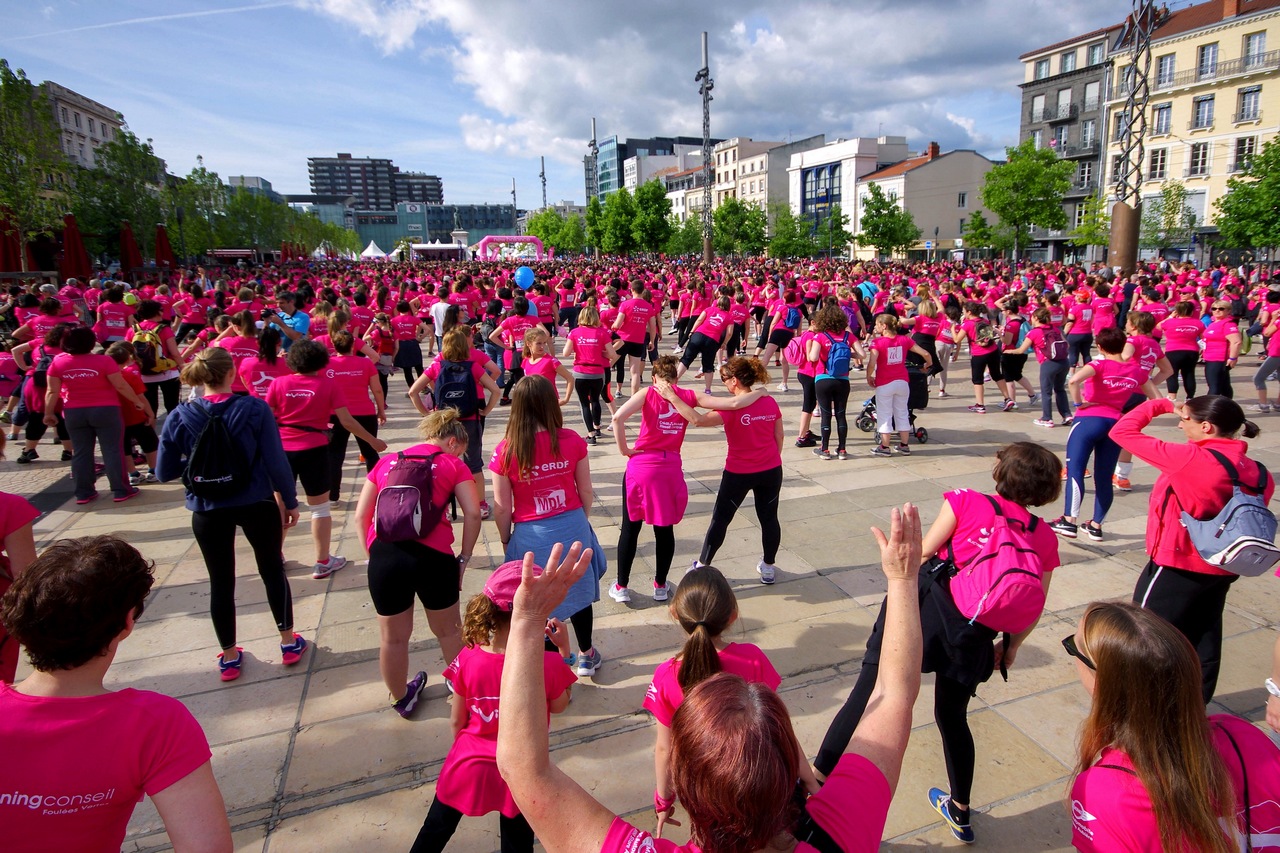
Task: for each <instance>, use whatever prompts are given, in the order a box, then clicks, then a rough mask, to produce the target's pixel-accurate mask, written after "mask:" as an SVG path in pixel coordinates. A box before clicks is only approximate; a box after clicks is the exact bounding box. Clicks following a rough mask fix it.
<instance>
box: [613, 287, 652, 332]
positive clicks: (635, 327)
mask: <svg viewBox="0 0 1280 853" xmlns="http://www.w3.org/2000/svg"><path fill="white" fill-rule="evenodd" d="M618 313H619V316H621V317H622V318H623V319H622V325H621V326H619V327H618V337H619V338H622V340H624V341H626V342H627V343H644V336H645V332H646V331H647V330H648V328H649V318H650V317H652V316H653V314H654V311H653V306H652V305H650V304H649V303H648V302H645V301H644V300H643V299H641V298H639V297H636V298H635V299H628V300H626V301H625V302H623V303H622V304H621V305H620V306H618Z"/></svg>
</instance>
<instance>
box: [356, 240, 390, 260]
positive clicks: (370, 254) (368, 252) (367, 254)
mask: <svg viewBox="0 0 1280 853" xmlns="http://www.w3.org/2000/svg"><path fill="white" fill-rule="evenodd" d="M386 256H387V253H386V252H384V251H382V250H381V249H379V248H378V244H377V243H375V242H374V241H372V240H370V241H369V245H367V246H365V247H364V251H363V252H361V253H360V257H362V258H385V257H386Z"/></svg>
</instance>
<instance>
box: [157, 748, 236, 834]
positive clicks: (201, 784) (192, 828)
mask: <svg viewBox="0 0 1280 853" xmlns="http://www.w3.org/2000/svg"><path fill="white" fill-rule="evenodd" d="M151 801H152V802H154V803H155V804H156V811H158V812H159V813H160V819H161V820H162V821H164V829H165V832H167V833H168V834H169V840H170V841H172V842H173V849H174V853H230V851H231V849H232V846H231V826H230V824H228V823H227V807H226V805H225V804H224V803H223V802H222V792H221V791H219V790H218V783H217V781H216V780H215V779H214V778H213V768H212V766H211V765H210V764H209V762H207V761H206V762H205V763H204V764H202V765H200V766H199V767H197V768H196V769H195V770H193V771H192V772H190V773H188V774H187V775H186V776H184V777H183V778H181V779H179V780H178V781H177V782H174V783H173V784H172V785H170V786H169V787H167V788H165V789H164V790H163V791H158V792H157V793H156V794H155V796H153V797H152V798H151Z"/></svg>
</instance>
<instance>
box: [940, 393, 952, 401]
mask: <svg viewBox="0 0 1280 853" xmlns="http://www.w3.org/2000/svg"><path fill="white" fill-rule="evenodd" d="M950 396H951V395H950V394H948V393H947V392H946V391H939V392H938V399H939V400H945V399H947V398H948V397H950Z"/></svg>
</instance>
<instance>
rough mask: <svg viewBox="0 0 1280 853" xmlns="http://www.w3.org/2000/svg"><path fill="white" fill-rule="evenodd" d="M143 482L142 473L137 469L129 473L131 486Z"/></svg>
mask: <svg viewBox="0 0 1280 853" xmlns="http://www.w3.org/2000/svg"><path fill="white" fill-rule="evenodd" d="M141 484H142V475H141V474H139V473H138V472H137V471H134V472H133V473H132V474H130V475H129V485H130V486H138V485H141Z"/></svg>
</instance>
